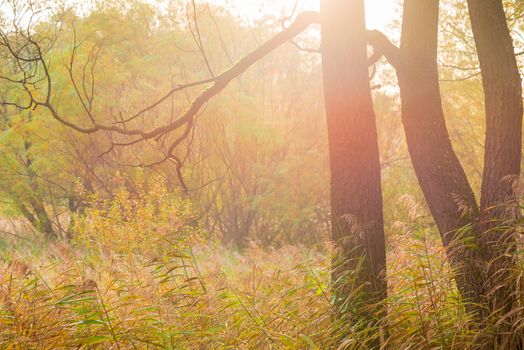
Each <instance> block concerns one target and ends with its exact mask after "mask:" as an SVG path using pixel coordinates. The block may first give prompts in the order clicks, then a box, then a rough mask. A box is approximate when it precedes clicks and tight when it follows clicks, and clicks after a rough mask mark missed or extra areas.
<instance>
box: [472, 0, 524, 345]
mask: <svg viewBox="0 0 524 350" xmlns="http://www.w3.org/2000/svg"><path fill="white" fill-rule="evenodd" d="M468 7H469V12H470V18H471V25H472V29H473V34H474V37H475V43H476V47H477V53H478V57H479V61H480V68H481V73H482V82H483V87H484V94H485V107H486V141H485V154H484V174H483V179H482V192H481V206H480V207H481V222H480V224H479V227H480V229H482V230H483V233H482V237H481V241H482V254H483V259H484V262H485V267H486V271H485V273H486V281H485V290H486V297H487V309H486V310H485V314H484V318H489V319H491V320H492V322H490V323H496V324H497V327H496V329H494V330H493V333H494V334H496V335H497V337H496V339H493V341H494V342H495V343H498V345H499V346H503V347H504V348H510V347H511V348H516V347H517V346H519V347H521V346H522V338H523V336H522V331H517V330H516V329H515V326H516V325H515V322H514V321H516V320H518V319H519V318H521V317H522V313H521V312H516V310H517V309H518V308H519V307H520V305H519V299H520V298H522V295H521V293H520V290H519V289H520V288H519V287H518V280H519V276H518V269H517V267H518V265H517V262H516V261H515V260H516V256H515V251H516V248H517V247H516V237H515V228H514V225H515V223H516V221H517V219H518V217H519V211H520V210H519V207H518V180H519V176H520V162H521V156H522V154H521V152H522V151H521V149H522V148H521V147H522V114H523V107H522V85H521V79H520V74H519V70H518V67H517V62H516V59H515V53H514V47H513V42H512V39H511V35H510V31H509V29H508V25H507V22H506V17H505V13H504V8H503V5H502V1H501V0H468ZM501 286H503V287H502V288H501ZM493 345H494V346H495V344H493Z"/></svg>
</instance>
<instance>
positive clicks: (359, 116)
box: [321, 0, 387, 348]
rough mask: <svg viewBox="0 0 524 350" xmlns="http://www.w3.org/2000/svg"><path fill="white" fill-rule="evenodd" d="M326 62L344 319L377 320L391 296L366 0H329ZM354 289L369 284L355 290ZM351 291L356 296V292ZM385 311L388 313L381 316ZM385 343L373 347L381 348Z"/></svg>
mask: <svg viewBox="0 0 524 350" xmlns="http://www.w3.org/2000/svg"><path fill="white" fill-rule="evenodd" d="M321 23H322V61H323V71H324V94H325V104H326V115H327V123H328V132H329V152H330V164H331V211H332V214H331V215H332V237H333V240H334V242H335V244H336V247H337V248H338V255H337V258H336V259H335V262H334V268H333V275H332V276H333V285H334V293H335V294H336V296H337V299H338V300H337V302H338V303H337V305H338V311H339V316H340V317H342V318H343V319H346V318H347V320H348V321H349V320H352V321H362V322H364V323H366V324H367V325H369V323H370V322H373V321H374V319H373V318H372V307H373V306H374V305H375V304H377V303H379V302H381V301H383V300H384V299H385V297H386V294H387V291H386V280H385V277H386V276H385V273H386V256H385V243H384V228H383V214H382V193H381V183H380V162H379V153H378V141H377V130H376V125H375V114H374V111H373V103H372V99H371V89H370V83H369V77H368V64H367V52H366V35H365V34H366V28H365V19H364V1H363V0H322V1H321ZM350 286H357V287H361V290H360V291H359V292H358V293H356V295H354V294H352V293H354V292H355V291H354V290H352V288H351V287H350ZM350 295H351V297H350ZM379 314H380V313H379ZM379 344H380V342H379V341H378V340H377V341H375V342H374V343H373V344H369V347H371V348H374V347H378V345H379Z"/></svg>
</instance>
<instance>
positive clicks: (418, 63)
mask: <svg viewBox="0 0 524 350" xmlns="http://www.w3.org/2000/svg"><path fill="white" fill-rule="evenodd" d="M438 17H439V2H438V1H435V0H406V1H405V2H404V16H403V25H402V39H401V48H400V57H399V61H398V64H397V76H398V80H399V86H400V95H401V99H402V121H403V124H404V129H405V132H406V139H407V144H408V149H409V153H410V155H411V159H412V163H413V167H414V168H415V172H416V174H417V178H418V180H419V183H420V186H421V188H422V191H423V193H424V196H425V199H426V202H427V203H428V206H429V209H430V211H431V214H432V216H433V218H434V220H435V223H436V224H437V227H438V229H439V232H440V234H441V237H442V242H443V244H444V246H445V247H446V249H447V253H448V258H449V261H450V263H451V266H452V268H453V270H454V273H455V279H456V283H457V286H458V288H459V290H460V292H461V295H462V297H463V298H464V299H465V300H467V301H468V302H469V303H468V311H476V310H475V307H473V303H478V302H479V301H480V299H479V295H480V291H481V283H480V278H479V277H480V276H479V274H480V266H479V264H478V259H477V258H476V257H475V254H476V253H475V249H474V247H473V245H474V243H475V242H476V234H475V232H474V230H473V222H474V221H475V220H476V218H477V216H478V211H479V210H478V206H477V201H476V199H475V195H474V193H473V190H472V189H471V186H470V184H469V182H468V179H467V177H466V174H465V172H464V170H463V168H462V166H461V164H460V162H459V160H458V158H457V156H456V154H455V152H454V150H453V147H452V144H451V140H450V137H449V133H448V130H447V127H446V121H445V117H444V111H443V109H442V99H441V95H440V86H439V80H438V66H437V47H438Z"/></svg>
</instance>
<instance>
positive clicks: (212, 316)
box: [0, 193, 474, 349]
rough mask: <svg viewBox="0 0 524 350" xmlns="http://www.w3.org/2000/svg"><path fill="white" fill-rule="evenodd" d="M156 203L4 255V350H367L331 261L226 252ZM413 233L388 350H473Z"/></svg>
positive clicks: (420, 233)
mask: <svg viewBox="0 0 524 350" xmlns="http://www.w3.org/2000/svg"><path fill="white" fill-rule="evenodd" d="M164 195H165V194H164ZM164 195H157V196H156V197H140V198H138V199H136V198H135V199H133V200H132V198H131V197H130V195H129V194H126V193H121V194H120V195H119V196H117V197H116V199H115V200H113V201H100V200H99V199H97V200H96V201H97V204H96V206H95V209H92V210H89V211H88V212H87V213H86V216H85V217H84V218H83V219H82V220H80V221H79V224H78V227H77V235H76V238H75V240H74V241H73V242H72V243H70V244H66V243H53V244H46V243H44V242H39V243H35V242H30V241H26V240H22V241H20V240H15V239H14V238H13V239H11V241H10V242H11V243H9V242H5V244H4V246H3V248H2V254H4V256H6V259H5V261H4V262H3V263H1V264H0V348H1V349H337V348H340V349H362V348H366V344H367V342H368V341H369V340H370V339H371V338H370V337H371V335H370V334H371V332H357V328H355V327H353V325H343V327H342V326H341V325H340V324H337V322H336V321H335V319H334V317H333V315H332V306H331V299H332V296H331V295H330V290H329V283H330V282H329V277H330V273H329V271H330V261H331V258H330V256H329V254H328V253H326V252H329V251H330V249H329V248H328V247H325V248H322V249H311V248H306V247H296V246H287V247H282V248H279V249H265V248H262V247H258V246H256V245H252V246H251V247H250V248H249V249H247V250H246V251H244V252H242V253H238V252H235V251H231V250H228V249H226V248H223V247H221V246H220V245H218V244H216V243H214V241H213V240H212V239H210V238H209V237H205V236H204V234H203V232H202V230H199V229H198V228H196V227H193V226H191V224H190V223H191V222H192V217H191V209H190V207H187V206H186V205H185V204H184V203H181V202H173V201H172V200H171V199H170V198H169V197H167V196H164ZM166 201H167V202H169V203H176V206H177V208H178V209H177V210H174V209H175V208H173V207H172V206H171V205H167V204H166V205H165V203H166ZM159 204H161V205H159ZM180 208H184V209H180ZM133 213H140V215H131V214H133ZM419 222H420V218H416V217H414V218H412V220H411V221H410V222H407V223H397V224H396V225H394V227H393V228H392V229H391V232H390V235H389V254H388V256H389V258H388V259H389V261H388V269H389V270H388V283H389V295H390V297H389V300H388V310H389V315H388V317H387V320H382V321H387V324H388V325H389V327H388V328H389V335H388V337H386V341H387V344H388V345H389V348H391V349H465V348H468V344H470V343H471V340H472V337H473V336H474V334H469V333H468V328H467V326H466V325H467V323H468V319H467V317H466V315H465V313H464V308H463V305H462V303H461V301H460V299H459V296H458V293H457V290H456V287H455V285H454V283H453V280H452V278H451V273H450V271H449V266H448V265H447V264H446V263H445V261H446V259H445V254H444V251H443V249H442V246H441V245H440V243H439V238H438V237H437V236H436V235H435V234H433V233H432V232H431V229H430V228H428V227H425V226H424V225H421V224H419ZM140 233H142V234H140ZM131 240H132V241H131ZM137 242H140V243H139V244H137ZM358 329H360V330H361V329H362V327H359V328H358ZM374 333H375V334H376V332H374ZM342 334H344V339H343V340H342V341H341V340H340V339H341V337H340V336H341V335H342ZM382 335H383V334H382ZM340 344H342V345H340Z"/></svg>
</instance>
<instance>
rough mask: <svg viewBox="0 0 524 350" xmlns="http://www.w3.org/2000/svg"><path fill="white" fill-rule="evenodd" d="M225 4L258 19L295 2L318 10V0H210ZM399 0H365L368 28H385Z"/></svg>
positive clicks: (282, 11) (288, 10)
mask: <svg viewBox="0 0 524 350" xmlns="http://www.w3.org/2000/svg"><path fill="white" fill-rule="evenodd" d="M210 2H215V3H219V4H224V5H227V7H228V8H230V9H232V10H233V11H234V12H237V13H238V14H240V15H241V16H242V17H244V18H246V19H258V18H260V17H262V16H264V15H280V14H289V13H291V12H292V10H293V8H294V7H295V4H297V10H318V7H319V0H299V1H298V3H297V1H295V0H285V1H275V0H269V1H268V0H249V1H245V0H210ZM398 3H399V0H366V19H367V25H368V28H370V29H382V30H386V29H387V28H388V26H389V25H390V24H391V23H392V22H393V21H394V20H395V17H397V16H398V11H397V7H398V6H397V5H398Z"/></svg>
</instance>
